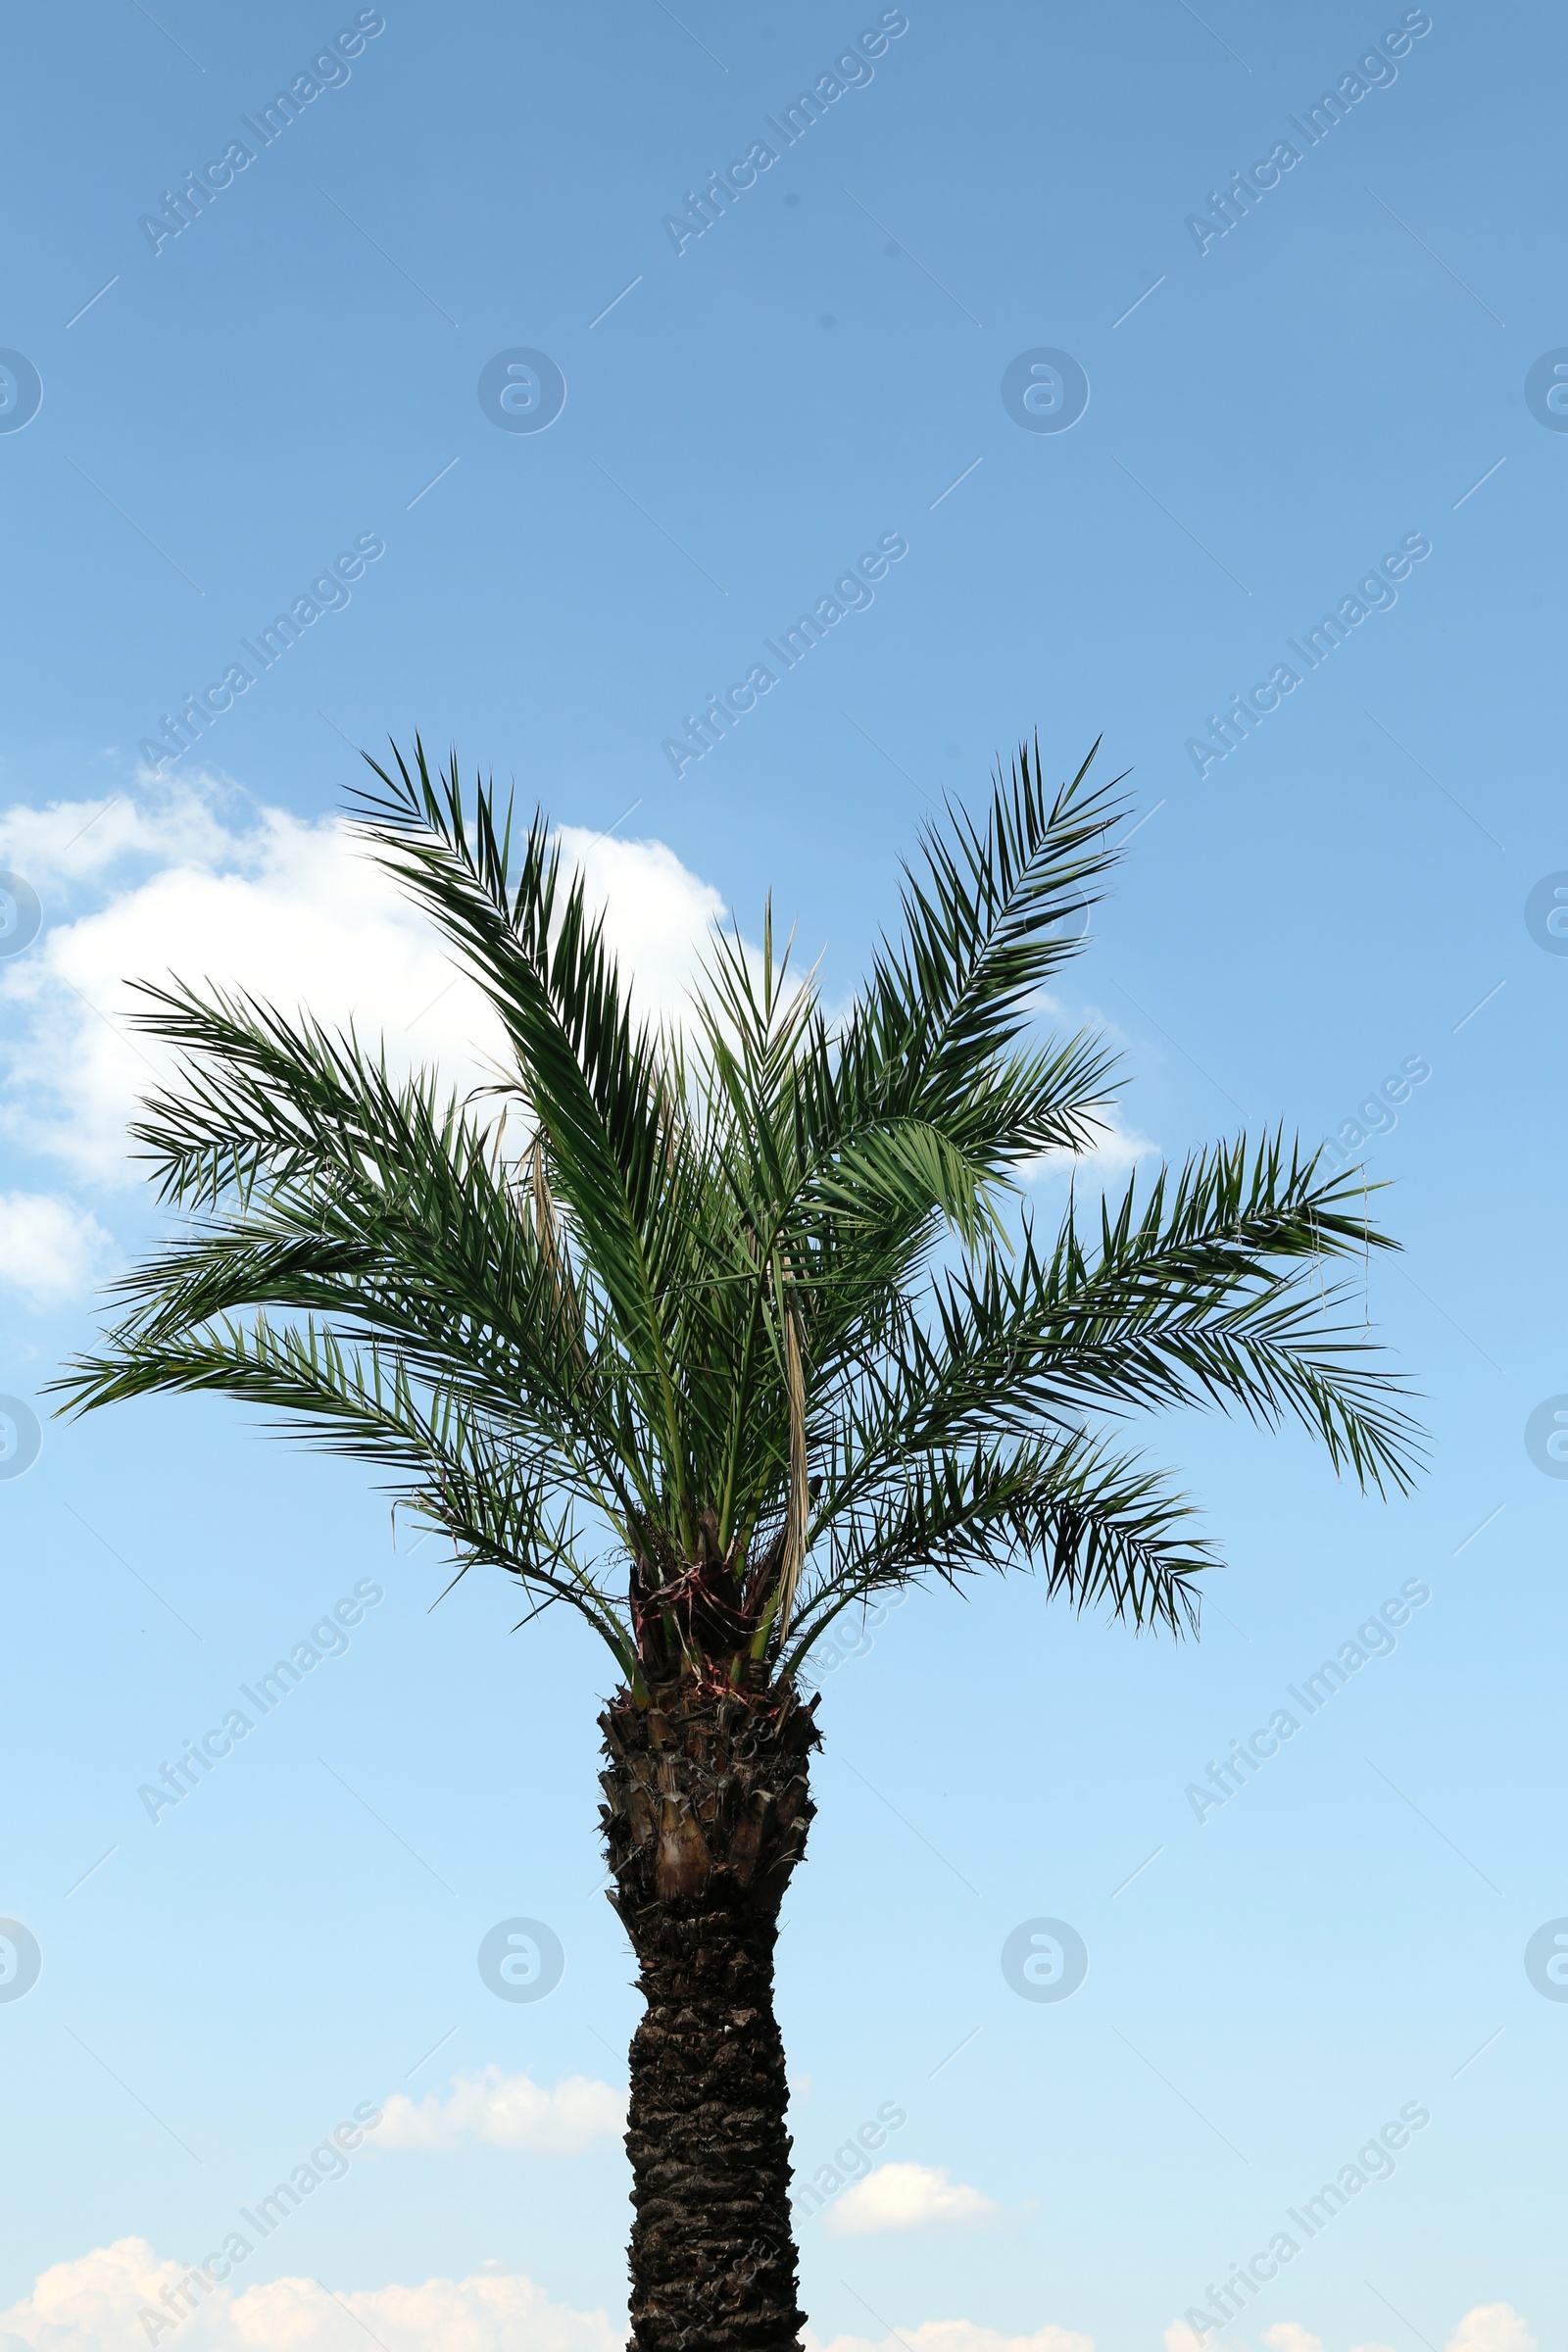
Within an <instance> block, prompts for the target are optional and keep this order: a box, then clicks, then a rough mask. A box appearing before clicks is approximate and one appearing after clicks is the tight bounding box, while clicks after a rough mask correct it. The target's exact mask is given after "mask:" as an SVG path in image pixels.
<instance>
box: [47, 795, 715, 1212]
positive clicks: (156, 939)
mask: <svg viewBox="0 0 1568 2352" xmlns="http://www.w3.org/2000/svg"><path fill="white" fill-rule="evenodd" d="M562 839H563V843H564V848H565V851H566V862H567V864H568V866H570V865H571V864H572V863H573V862H574V861H575V862H580V863H582V864H583V866H584V868H585V870H586V872H587V875H588V882H589V896H590V899H591V901H592V902H593V903H594V904H596V905H604V906H605V907H607V908H608V925H609V929H610V931H611V934H612V937H613V941H614V944H615V946H616V948H617V950H618V952H619V954H620V956H621V957H622V960H623V968H624V969H626V970H627V972H628V974H629V976H630V977H631V979H632V984H633V989H634V993H635V995H636V998H637V1000H638V1003H639V1005H640V1007H641V1008H642V1009H644V1010H646V1011H648V1012H652V1013H657V1014H662V1015H663V1014H678V1013H679V1012H680V1010H681V1009H682V1006H683V1003H684V992H685V989H686V987H687V985H688V984H689V982H690V980H691V978H692V977H693V975H694V973H695V971H696V968H697V965H698V962H699V959H700V957H701V956H702V954H703V953H704V951H705V949H706V946H707V938H708V930H709V926H710V924H711V921H712V919H713V918H714V917H715V916H716V915H719V914H721V913H722V911H723V905H722V901H721V900H720V898H719V895H718V893H717V892H716V891H715V890H713V889H712V888H711V886H710V885H708V884H707V883H705V882H703V881H701V880H700V879H699V878H698V876H696V875H695V874H692V873H690V872H688V871H687V869H686V868H685V867H684V866H683V865H682V864H681V862H680V860H679V859H678V858H676V857H675V855H674V853H673V852H672V851H670V850H668V849H666V848H665V847H664V845H663V844H662V843H661V842H657V841H644V842H636V841H619V840H602V839H600V840H596V839H595V838H594V837H593V836H592V835H589V834H587V833H585V832H581V831H578V830H575V829H572V828H567V829H566V831H565V832H564V834H563V836H562ZM0 860H5V861H9V862H11V863H12V864H14V865H15V866H16V867H17V868H18V870H20V871H22V872H24V873H25V874H26V875H27V876H28V878H29V879H30V880H31V881H32V882H33V884H34V887H35V888H37V889H38V890H39V892H40V895H41V896H42V897H43V898H44V901H45V913H46V918H47V919H46V926H45V929H44V931H43V933H42V935H41V936H40V938H39V939H38V940H37V942H36V943H35V944H34V945H33V947H32V948H31V949H30V950H29V951H28V952H27V953H26V954H25V955H24V956H19V957H18V958H17V959H16V960H15V961H14V962H12V963H10V964H9V965H7V966H5V967H4V968H3V970H0V1022H3V1027H0V1068H3V1069H4V1074H5V1076H6V1078H7V1079H8V1080H9V1085H8V1088H7V1096H8V1100H7V1101H6V1102H5V1103H4V1107H3V1109H0V1123H3V1125H4V1127H5V1128H7V1129H9V1131H10V1132H11V1134H12V1135H13V1136H14V1137H15V1138H17V1140H19V1141H20V1142H22V1143H24V1144H25V1145H27V1146H29V1147H30V1148H32V1149H33V1150H35V1151H41V1152H48V1153H51V1154H52V1155H54V1156H56V1157H58V1158H60V1159H62V1160H63V1161H65V1162H66V1163H67V1164H68V1165H69V1166H70V1167H71V1168H72V1169H73V1172H74V1173H75V1174H76V1175H77V1176H78V1177H79V1178H82V1179H85V1180H87V1181H89V1182H95V1183H99V1184H116V1183H135V1182H138V1181H139V1172H138V1170H137V1169H136V1167H135V1165H134V1164H133V1163H132V1162H131V1161H130V1160H129V1158H128V1156H127V1151H126V1144H125V1128H126V1124H127V1121H128V1120H129V1119H130V1118H131V1117H132V1116H133V1115H134V1112H135V1106H136V1103H137V1102H138V1100H139V1099H140V1097H141V1096H142V1095H143V1094H144V1093H145V1092H146V1091H147V1090H148V1088H149V1086H151V1085H153V1084H154V1083H156V1081H157V1080H159V1079H160V1078H162V1077H164V1076H165V1075H166V1074H167V1072H168V1070H169V1068H170V1057H169V1055H168V1054H167V1053H166V1051H165V1049H164V1048H163V1047H162V1046H161V1045H159V1044H157V1043H155V1042H154V1041H152V1040H150V1039H148V1038H146V1037H143V1036H140V1035H138V1034H137V1033H136V1032H135V1030H134V1029H133V1028H132V1027H131V1025H130V1021H129V1018H128V1016H129V1015H130V1013H131V1012H132V1010H133V1009H134V1004H135V1000H134V998H133V996H132V994H131V992H130V990H129V989H128V987H127V986H126V983H127V981H129V980H130V979H133V978H137V979H143V980H152V981H155V982H162V981H165V980H167V979H168V977H169V976H170V975H171V974H172V975H174V976H176V977H178V978H181V979H183V980H185V981H187V982H189V983H191V984H193V985H195V986H197V987H202V986H204V985H205V984H207V983H209V982H211V983H214V984H217V985H219V986H222V987H226V988H231V989H235V988H237V989H243V990H245V991H248V992H249V993H250V994H252V995H255V996H257V997H260V998H263V999H265V1000H266V1001H268V1002H270V1003H272V1004H275V1005H277V1006H278V1007H279V1008H280V1009H281V1010H283V1011H285V1012H288V1013H293V1012H295V1011H296V1010H297V1009H298V1008H299V1007H301V1006H302V1005H303V1006H308V1007H309V1009H310V1010H311V1011H312V1012H313V1013H314V1014H315V1015H316V1016H317V1017H318V1018H319V1019H320V1020H321V1021H323V1022H324V1023H325V1024H327V1025H328V1026H329V1027H336V1026H343V1025H346V1024H347V1023H348V1021H349V1020H350V1019H351V1018H352V1019H353V1020H354V1021H355V1023H356V1024H357V1026H358V1029H359V1032H360V1034H361V1036H362V1037H363V1038H365V1039H367V1040H373V1039H375V1038H377V1037H378V1036H381V1035H384V1036H385V1038H386V1041H387V1050H388V1056H389V1059H390V1060H391V1061H392V1063H393V1064H394V1066H396V1067H398V1068H408V1067H411V1066H413V1065H415V1064H417V1063H418V1062H421V1061H428V1062H433V1063H434V1064H435V1065H436V1066H437V1068H438V1069H439V1070H440V1071H441V1073H442V1075H443V1077H444V1078H446V1079H447V1080H449V1081H450V1082H451V1083H452V1084H454V1085H457V1086H459V1087H462V1088H466V1087H469V1086H473V1085H476V1084H481V1083H483V1082H484V1080H485V1079H486V1078H487V1077H488V1076H490V1075H491V1074H492V1072H493V1070H494V1067H495V1065H496V1061H497V1060H498V1058H499V1057H500V1056H501V1054H502V1053H503V1043H502V1035H501V1029H500V1024H499V1022H498V1021H497V1020H496V1017H495V1015H494V1014H493V1013H492V1012H491V1010H490V1008H489V1007H488V1005H486V1004H485V1003H484V1000H483V999H482V998H481V996H480V995H479V992H478V990H477V989H476V988H475V987H474V986H473V984H472V983H471V982H470V981H468V980H466V979H464V978H458V977H457V976H456V967H455V966H454V964H453V962H452V960H451V957H450V956H449V954H448V952H447V950H446V949H445V947H444V946H443V944H442V942H441V940H440V938H439V937H438V935H437V933H436V931H435V929H434V927H433V925H432V924H431V923H430V922H428V921H427V919H426V918H425V917H424V916H423V915H422V914H421V913H420V912H419V911H418V910H417V908H416V907H414V906H413V905H411V903H410V902H409V900H408V899H407V898H406V897H405V896H404V894H403V893H402V892H401V891H400V890H399V889H398V887H397V885H396V884H395V883H394V882H393V881H391V880H390V879H389V878H388V877H387V876H386V875H385V874H384V873H383V872H382V871H381V869H380V868H379V867H378V866H376V865H375V864H374V863H373V862H372V861H371V860H370V859H369V858H368V857H367V856H366V854H365V852H364V850H363V849H362V848H361V847H360V846H359V844H358V843H357V842H356V841H355V839H354V837H353V835H352V834H351V832H350V830H349V827H348V825H347V824H346V823H345V822H344V821H343V820H342V819H340V818H336V817H329V818H322V819H319V820H317V821H314V822H311V821H307V820H306V819H304V818H301V817H298V816H295V815H293V814H292V813H290V812H289V811H288V810H286V809H255V808H254V807H253V808H249V809H239V808H238V804H237V803H236V802H235V800H234V797H233V795H232V793H231V792H227V791H226V790H225V788H224V787H223V786H222V785H221V784H220V783H217V782H215V781H214V780H213V779H211V778H205V777H204V778H195V779H193V780H192V781H190V782H189V783H184V784H181V785H179V786H178V787H177V788H176V787H168V788H162V789H160V790H157V791H154V792H150V793H149V794H148V795H147V796H146V797H145V798H143V799H141V800H139V801H137V802H135V803H132V802H131V801H130V800H129V799H122V800H119V801H117V802H114V803H112V804H110V805H109V806H107V807H106V806H105V805H104V804H103V803H94V802H79V803H64V804H56V805H54V806H52V807H50V808H48V809H29V808H25V807H19V808H13V809H9V810H7V811H5V812H4V813H3V814H0Z"/></svg>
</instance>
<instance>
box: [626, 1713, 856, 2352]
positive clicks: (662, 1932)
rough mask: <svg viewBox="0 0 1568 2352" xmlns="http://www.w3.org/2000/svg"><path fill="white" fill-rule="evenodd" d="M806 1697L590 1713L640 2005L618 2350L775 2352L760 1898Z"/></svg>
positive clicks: (805, 1735) (774, 2173) (765, 1964)
mask: <svg viewBox="0 0 1568 2352" xmlns="http://www.w3.org/2000/svg"><path fill="white" fill-rule="evenodd" d="M814 1705H815V1701H814V1699H813V1700H812V1701H811V1702H810V1705H802V1704H801V1703H800V1701H799V1700H798V1699H797V1698H796V1696H795V1693H794V1691H793V1690H791V1689H790V1688H789V1687H788V1686H785V1685H775V1686H774V1687H773V1688H772V1689H769V1690H748V1691H720V1692H714V1691H711V1690H704V1689H701V1688H700V1687H699V1686H698V1685H696V1684H695V1683H692V1682H688V1683H684V1684H680V1685H676V1686H674V1687H672V1688H670V1689H667V1690H663V1691H655V1692H654V1693H653V1695H652V1698H651V1700H650V1703H649V1704H648V1705H647V1706H645V1707H638V1706H637V1705H635V1704H634V1703H633V1701H632V1699H631V1696H630V1694H629V1692H627V1691H620V1692H618V1693H617V1695H616V1697H615V1699H614V1700H613V1702H612V1704H611V1705H610V1707H609V1708H608V1709H607V1710H606V1712H605V1713H604V1715H602V1716H601V1718H600V1724H601V1728H602V1729H603V1731H604V1735H605V1750H606V1754H607V1756H608V1758H609V1769H608V1770H607V1771H606V1772H605V1773H604V1775H603V1776H602V1785H603V1788H604V1790H605V1796H606V1799H607V1801H606V1803H605V1805H604V1806H603V1808H602V1809H601V1820H602V1821H603V1824H604V1830H605V1841H606V1845H607V1847H608V1849H609V1859H610V1867H611V1871H612V1874H613V1878H614V1881H615V1887H614V1890H613V1893H612V1894H611V1898H610V1899H611V1901H612V1902H613V1904H614V1906H615V1909H616V1910H617V1911H618V1912H619V1914H620V1917H621V1919H622V1920H623V1922H624V1923H625V1927H626V1931H627V1933H628V1935H629V1936H630V1937H631V1941H632V1948H633V1950H634V1951H635V1952H636V1954H637V1960H638V1966H639V1969H640V1972H641V1981H642V1992H643V1998H644V2000H645V2002H646V2003H647V2009H646V2012H645V2015H644V2017H643V2021H642V2023H641V2025H640V2026H639V2027H638V2029H637V2032H636V2034H634V2036H633V2038H632V2045H631V2114H630V2121H629V2125H628V2129H627V2132H626V2151H627V2154H628V2155H629V2156H630V2158H631V2165H632V2180H633V2185H632V2204H633V2207H634V2210H635V2220H634V2222H633V2224H632V2233H631V2279H632V2297H631V2322H632V2335H633V2341H634V2343H635V2345H636V2347H637V2352H791V2347H794V2346H795V2345H797V2344H798V2342H799V2339H800V2330H801V2328H802V2327H803V2326H804V2325H805V2314H804V2313H803V2312H802V2311H801V2309H800V2308H799V2305H798V2303H797V2300H796V2295H797V2286H798V2278H797V2271H796V2254H795V2239H794V2234H793V2231H792V2229H791V2224H790V2135H789V2132H788V2131H787V2130H786V2129H785V2121H784V2117H785V2108H786V2104H787V2100H788V2091H787V2088H786V2084H785V2079H784V2045H783V2043H782V2041H781V2040H780V2038H779V2032H778V2027H777V2024H776V2023H775V2021H774V2017H773V1944H774V1940H775V1937H776V1936H777V1932H778V1907H779V1903H780V1901H781V1899H782V1897H783V1893H784V1889H785V1887H786V1886H787V1885H788V1883H789V1877H790V1873H791V1871H792V1870H793V1869H794V1867H795V1865H796V1863H797V1862H798V1861H799V1860H800V1858H801V1855H802V1853H803V1852H804V1850H805V1846H806V1833H807V1829H808V1826H809V1822H810V1819H811V1813H812V1809H813V1808H812V1805H811V1800H810V1797H809V1793H808V1786H807V1781H808V1763H809V1754H810V1750H811V1748H812V1747H813V1746H814V1745H815V1744H816V1742H817V1738H818V1734H817V1730H816V1726H815V1723H814V1721H813V1720H812V1708H813V1707H814Z"/></svg>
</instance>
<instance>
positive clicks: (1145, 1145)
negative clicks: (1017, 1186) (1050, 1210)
mask: <svg viewBox="0 0 1568 2352" xmlns="http://www.w3.org/2000/svg"><path fill="white" fill-rule="evenodd" d="M1096 1115H1097V1117H1098V1119H1099V1121H1100V1136H1099V1140H1098V1141H1097V1142H1096V1144H1095V1145H1094V1148H1093V1149H1092V1150H1091V1151H1088V1152H1041V1154H1040V1155H1039V1157H1038V1158H1037V1159H1031V1160H1026V1161H1025V1163H1024V1165H1023V1167H1022V1168H1021V1169H1020V1170H1019V1173H1020V1175H1021V1176H1022V1178H1023V1181H1024V1182H1025V1183H1026V1184H1042V1183H1044V1182H1045V1181H1046V1179H1047V1178H1048V1177H1059V1178H1063V1179H1065V1178H1066V1177H1069V1176H1070V1177H1071V1178H1072V1180H1073V1183H1074V1186H1075V1188H1076V1190H1077V1191H1079V1192H1082V1193H1087V1192H1098V1191H1100V1190H1102V1189H1104V1190H1109V1188H1110V1187H1111V1186H1112V1185H1114V1186H1115V1187H1116V1188H1117V1189H1118V1191H1120V1190H1124V1189H1125V1187H1126V1182H1127V1179H1128V1177H1129V1176H1130V1175H1131V1174H1132V1172H1133V1170H1134V1168H1135V1167H1137V1165H1138V1163H1139V1161H1140V1160H1144V1159H1158V1158H1159V1156H1160V1149H1159V1146H1158V1144H1156V1143H1154V1142H1152V1140H1151V1138H1150V1137H1149V1136H1147V1135H1144V1134H1143V1133H1142V1132H1141V1131H1140V1130H1139V1129H1138V1128H1137V1127H1134V1126H1132V1125H1130V1124H1129V1123H1128V1122H1127V1121H1126V1120H1125V1119H1123V1117H1122V1114H1121V1105H1120V1104H1119V1103H1107V1104H1106V1106H1105V1107H1104V1108H1103V1110H1101V1111H1099V1112H1098V1113H1097V1114H1096Z"/></svg>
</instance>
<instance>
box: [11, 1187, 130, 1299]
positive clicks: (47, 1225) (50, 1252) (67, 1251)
mask: <svg viewBox="0 0 1568 2352" xmlns="http://www.w3.org/2000/svg"><path fill="white" fill-rule="evenodd" d="M113 1249H114V1244H113V1242H112V1241H111V1239H110V1237H109V1235H108V1234H107V1233H105V1231H104V1229H103V1227H102V1226H101V1225H100V1224H99V1222H98V1220H97V1218H96V1217H94V1216H93V1215H91V1214H90V1213H89V1211H88V1210H86V1209H84V1208H79V1207H77V1205H76V1204H75V1202H74V1201H66V1200H62V1199H61V1198H60V1196H59V1195H58V1194H55V1193H0V1283H4V1284H5V1285H6V1286H7V1287H8V1288H9V1289H11V1290H13V1291H20V1292H21V1293H22V1294H23V1296H24V1297H25V1298H26V1299H32V1300H33V1301H34V1302H35V1303H36V1304H37V1305H40V1306H42V1305H45V1304H47V1303H49V1302H50V1301H51V1300H53V1299H70V1298H73V1297H74V1296H75V1295H76V1294H77V1293H78V1292H80V1291H83V1290H85V1289H86V1288H87V1287H88V1285H89V1284H90V1283H91V1282H92V1281H93V1280H94V1279H95V1278H96V1276H97V1275H98V1274H100V1273H101V1272H102V1270H103V1268H104V1265H105V1262H106V1261H107V1259H108V1258H109V1256H110V1255H111V1253H112V1251H113Z"/></svg>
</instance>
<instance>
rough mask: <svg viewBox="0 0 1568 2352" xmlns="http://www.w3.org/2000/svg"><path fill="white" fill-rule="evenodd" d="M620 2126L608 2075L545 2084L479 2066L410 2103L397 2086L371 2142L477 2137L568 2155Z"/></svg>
mask: <svg viewBox="0 0 1568 2352" xmlns="http://www.w3.org/2000/svg"><path fill="white" fill-rule="evenodd" d="M625 2129H626V2094H625V2092H624V2091H617V2090H612V2088H611V2086H610V2084H609V2083H608V2082H592V2081H590V2080H589V2079H588V2078H587V2077H586V2076H584V2075H567V2076H566V2077H565V2078H564V2080H563V2081H562V2082H558V2083H556V2085H555V2087H554V2088H553V2089H550V2090H546V2089H545V2088H543V2087H542V2086H541V2085H540V2084H539V2083H537V2082H534V2081H533V2079H532V2077H531V2076H528V2075H505V2074H503V2073H502V2071H501V2069H500V2067H499V2066H487V2067H486V2068H485V2069H484V2071H483V2073H482V2074H471V2075H459V2076H458V2077H457V2078H456V2080H455V2081H454V2082H453V2085H452V2088H451V2091H450V2092H449V2093H448V2095H447V2097H446V2098H445V2099H443V2098H442V2097H441V2096H440V2095H439V2093H437V2092H435V2091H432V2092H431V2093H430V2094H429V2096H428V2097H427V2098H425V2099H424V2100H422V2101H421V2102H420V2104H419V2105H418V2106H416V2105H415V2103H414V2101H413V2100H412V2099H410V2098H406V2097H404V2095H403V2093H402V2092H401V2091H400V2092H398V2093H397V2094H396V2095H395V2096H394V2097H392V2098H390V2099H388V2101H387V2103H386V2115H385V2120H384V2121H383V2122H382V2124H381V2126H380V2129H379V2130H378V2131H377V2132H376V2135H375V2145H376V2146H377V2147H378V2148H441V2149H445V2148H456V2147H460V2146H462V2144H463V2142H464V2141H465V2140H484V2141H488V2142H489V2144H490V2145H491V2146H492V2147H501V2148H531V2149H533V2150H535V2151H536V2152H539V2153H543V2154H550V2155H561V2156H575V2155H577V2154H579V2153H580V2152H581V2150H582V2149H584V2148H586V2147H589V2146H590V2145H591V2144H592V2143H593V2141H595V2140H596V2139H618V2138H619V2137H620V2135H621V2133H622V2132H623V2131H625Z"/></svg>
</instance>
